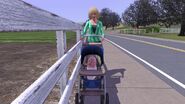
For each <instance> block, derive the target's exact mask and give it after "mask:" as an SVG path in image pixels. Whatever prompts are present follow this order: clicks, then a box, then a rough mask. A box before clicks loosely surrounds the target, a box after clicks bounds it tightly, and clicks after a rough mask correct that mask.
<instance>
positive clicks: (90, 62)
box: [87, 55, 97, 80]
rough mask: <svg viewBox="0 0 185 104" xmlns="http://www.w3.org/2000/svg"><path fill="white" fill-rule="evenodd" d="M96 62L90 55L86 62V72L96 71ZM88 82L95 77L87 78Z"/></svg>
mask: <svg viewBox="0 0 185 104" xmlns="http://www.w3.org/2000/svg"><path fill="white" fill-rule="evenodd" d="M96 65H97V61H96V57H95V56H93V55H90V56H89V57H88V60H87V70H97V66H96ZM87 78H88V79H89V80H94V79H95V78H96V76H87Z"/></svg>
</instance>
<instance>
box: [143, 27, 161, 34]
mask: <svg viewBox="0 0 185 104" xmlns="http://www.w3.org/2000/svg"><path fill="white" fill-rule="evenodd" d="M142 29H146V33H151V32H154V33H159V31H160V27H159V26H148V27H143V28H142Z"/></svg>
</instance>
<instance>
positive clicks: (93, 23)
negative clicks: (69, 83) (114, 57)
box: [81, 7, 104, 64]
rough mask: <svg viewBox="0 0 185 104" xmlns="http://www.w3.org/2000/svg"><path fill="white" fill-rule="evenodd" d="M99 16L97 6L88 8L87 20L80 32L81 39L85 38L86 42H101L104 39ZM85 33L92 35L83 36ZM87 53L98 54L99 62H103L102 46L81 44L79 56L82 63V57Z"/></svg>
mask: <svg viewBox="0 0 185 104" xmlns="http://www.w3.org/2000/svg"><path fill="white" fill-rule="evenodd" d="M99 16H100V14H99V11H98V9H97V8H95V7H93V8H91V9H90V10H89V20H88V21H87V22H86V24H85V27H84V30H83V33H82V39H83V40H86V42H87V43H102V41H103V39H104V32H103V25H102V22H101V21H99V20H98V19H99ZM87 31H88V33H87ZM86 34H88V35H93V36H88V37H86V36H84V35H86ZM94 35H97V36H94ZM88 54H96V55H99V56H100V58H101V64H104V59H103V47H102V46H96V45H87V46H83V47H82V51H81V56H82V60H81V63H83V60H84V57H85V56H86V55H88Z"/></svg>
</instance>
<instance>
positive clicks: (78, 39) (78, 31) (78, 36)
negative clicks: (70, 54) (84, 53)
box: [76, 30, 81, 57]
mask: <svg viewBox="0 0 185 104" xmlns="http://www.w3.org/2000/svg"><path fill="white" fill-rule="evenodd" d="M80 38H81V30H76V42H78V41H80ZM80 52H81V50H79V52H78V53H77V56H78V57H79V56H80Z"/></svg>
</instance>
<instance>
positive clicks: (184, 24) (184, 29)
mask: <svg viewBox="0 0 185 104" xmlns="http://www.w3.org/2000/svg"><path fill="white" fill-rule="evenodd" d="M179 36H185V21H183V22H182V23H181V30H180V34H179Z"/></svg>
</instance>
